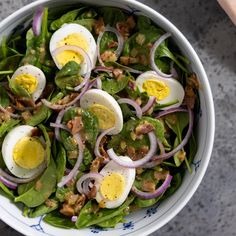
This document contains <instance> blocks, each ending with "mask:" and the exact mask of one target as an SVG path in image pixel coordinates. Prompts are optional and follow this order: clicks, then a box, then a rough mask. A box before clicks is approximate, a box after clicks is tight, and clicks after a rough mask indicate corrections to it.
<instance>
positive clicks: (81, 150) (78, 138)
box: [57, 133, 84, 188]
mask: <svg viewBox="0 0 236 236" xmlns="http://www.w3.org/2000/svg"><path fill="white" fill-rule="evenodd" d="M73 138H74V139H75V140H76V142H77V144H78V146H79V155H78V157H77V161H76V163H75V165H74V167H73V169H72V170H71V172H70V173H69V174H68V175H66V176H64V177H62V179H61V181H60V182H59V183H58V184H57V186H58V187H59V188H61V187H63V186H64V185H66V184H67V183H68V182H69V181H70V180H71V179H73V178H74V177H75V176H76V174H77V173H78V170H79V167H80V165H81V163H82V161H83V154H84V144H83V142H82V139H81V136H80V134H79V133H77V134H75V135H73Z"/></svg>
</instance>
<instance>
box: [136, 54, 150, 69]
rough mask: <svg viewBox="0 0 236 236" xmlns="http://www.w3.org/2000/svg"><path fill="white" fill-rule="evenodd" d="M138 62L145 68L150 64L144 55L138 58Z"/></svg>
mask: <svg viewBox="0 0 236 236" xmlns="http://www.w3.org/2000/svg"><path fill="white" fill-rule="evenodd" d="M138 62H139V63H140V64H142V65H144V66H147V65H148V64H149V61H148V58H147V56H146V55H144V54H142V55H140V56H139V58H138Z"/></svg>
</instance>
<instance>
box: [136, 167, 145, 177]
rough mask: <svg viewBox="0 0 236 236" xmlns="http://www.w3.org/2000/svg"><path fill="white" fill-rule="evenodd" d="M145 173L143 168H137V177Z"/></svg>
mask: <svg viewBox="0 0 236 236" xmlns="http://www.w3.org/2000/svg"><path fill="white" fill-rule="evenodd" d="M143 172H144V169H143V168H141V167H138V168H136V173H137V175H141V174H142V173H143Z"/></svg>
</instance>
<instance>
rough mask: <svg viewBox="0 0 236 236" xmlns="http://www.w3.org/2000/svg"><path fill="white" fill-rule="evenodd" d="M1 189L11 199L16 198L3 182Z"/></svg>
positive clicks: (0, 185)
mask: <svg viewBox="0 0 236 236" xmlns="http://www.w3.org/2000/svg"><path fill="white" fill-rule="evenodd" d="M0 189H1V190H2V191H3V192H4V193H5V195H6V196H7V197H8V198H9V199H14V198H15V196H14V194H13V192H12V191H11V190H9V189H8V187H6V186H5V185H4V184H3V183H2V182H0Z"/></svg>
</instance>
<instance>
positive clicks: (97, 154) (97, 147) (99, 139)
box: [94, 127, 114, 157]
mask: <svg viewBox="0 0 236 236" xmlns="http://www.w3.org/2000/svg"><path fill="white" fill-rule="evenodd" d="M113 129H114V127H112V128H110V129H106V130H104V131H103V132H102V133H101V134H100V135H99V136H98V138H97V141H96V144H95V147H94V154H95V156H96V157H102V155H101V153H100V151H99V146H100V143H101V141H102V138H103V137H104V136H106V135H107V134H108V133H110V132H111V131H112V130H113Z"/></svg>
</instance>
